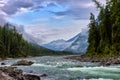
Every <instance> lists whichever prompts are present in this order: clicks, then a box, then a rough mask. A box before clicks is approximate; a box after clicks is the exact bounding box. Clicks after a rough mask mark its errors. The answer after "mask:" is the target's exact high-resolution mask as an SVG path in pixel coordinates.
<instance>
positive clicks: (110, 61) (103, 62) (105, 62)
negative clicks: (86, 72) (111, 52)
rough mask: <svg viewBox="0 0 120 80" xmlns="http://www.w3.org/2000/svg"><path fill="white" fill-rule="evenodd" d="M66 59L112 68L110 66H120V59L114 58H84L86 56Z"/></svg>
mask: <svg viewBox="0 0 120 80" xmlns="http://www.w3.org/2000/svg"><path fill="white" fill-rule="evenodd" d="M64 58H65V59H72V60H77V61H80V62H91V63H99V65H100V66H110V65H120V57H117V58H115V57H112V58H93V57H84V56H80V55H77V56H68V57H64Z"/></svg>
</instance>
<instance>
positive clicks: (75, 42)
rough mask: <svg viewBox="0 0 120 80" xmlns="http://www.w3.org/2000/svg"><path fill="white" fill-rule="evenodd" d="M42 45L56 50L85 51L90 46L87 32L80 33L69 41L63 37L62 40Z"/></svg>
mask: <svg viewBox="0 0 120 80" xmlns="http://www.w3.org/2000/svg"><path fill="white" fill-rule="evenodd" d="M42 46H43V47H46V48H48V49H52V50H55V51H68V52H73V53H85V52H86V49H87V46H88V43H87V34H83V33H82V34H81V33H79V34H78V35H76V36H75V37H73V38H71V39H69V40H67V41H65V40H62V39H61V40H56V41H52V42H50V43H48V44H44V45H42Z"/></svg>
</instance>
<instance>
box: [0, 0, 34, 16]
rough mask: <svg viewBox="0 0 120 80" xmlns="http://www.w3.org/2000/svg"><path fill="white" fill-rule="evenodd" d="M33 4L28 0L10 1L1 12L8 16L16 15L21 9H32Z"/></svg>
mask: <svg viewBox="0 0 120 80" xmlns="http://www.w3.org/2000/svg"><path fill="white" fill-rule="evenodd" d="M32 6H33V3H32V2H30V1H27V0H12V1H11V0H9V1H8V2H7V3H6V4H5V5H4V6H3V7H2V8H1V10H2V11H4V12H5V13H6V14H8V15H12V14H15V13H16V12H17V11H18V10H19V9H20V8H29V7H32Z"/></svg>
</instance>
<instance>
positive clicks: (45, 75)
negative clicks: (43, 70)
mask: <svg viewBox="0 0 120 80" xmlns="http://www.w3.org/2000/svg"><path fill="white" fill-rule="evenodd" d="M47 76H48V75H47V74H42V75H40V77H47Z"/></svg>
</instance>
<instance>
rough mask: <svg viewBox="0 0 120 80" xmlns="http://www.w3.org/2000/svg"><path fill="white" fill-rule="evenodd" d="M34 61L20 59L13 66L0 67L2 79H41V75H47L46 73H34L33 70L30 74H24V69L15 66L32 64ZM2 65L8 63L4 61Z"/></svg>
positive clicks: (0, 78)
mask: <svg viewBox="0 0 120 80" xmlns="http://www.w3.org/2000/svg"><path fill="white" fill-rule="evenodd" d="M33 63H34V62H32V61H28V60H23V59H22V60H20V61H17V62H16V63H14V64H12V65H11V66H4V67H0V80H41V79H40V77H44V76H47V75H46V74H42V75H39V76H38V75H34V74H32V71H31V72H30V73H29V74H24V73H23V70H21V69H18V68H17V67H15V66H30V65H32V64H33ZM1 65H6V63H4V62H2V63H1Z"/></svg>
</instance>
